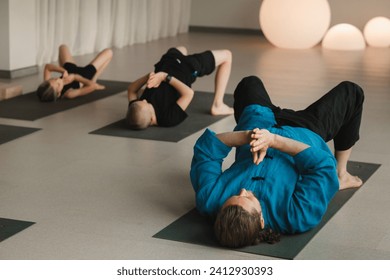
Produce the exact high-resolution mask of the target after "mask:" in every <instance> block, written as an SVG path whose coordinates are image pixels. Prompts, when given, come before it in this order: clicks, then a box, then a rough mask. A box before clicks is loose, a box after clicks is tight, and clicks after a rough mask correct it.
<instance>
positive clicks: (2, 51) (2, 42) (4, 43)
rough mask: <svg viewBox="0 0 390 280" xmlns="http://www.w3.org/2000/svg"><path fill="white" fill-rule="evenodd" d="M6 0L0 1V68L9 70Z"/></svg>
mask: <svg viewBox="0 0 390 280" xmlns="http://www.w3.org/2000/svg"><path fill="white" fill-rule="evenodd" d="M8 6H9V5H8V1H0V70H9V56H8V55H9V22H8V16H9V14H8Z"/></svg>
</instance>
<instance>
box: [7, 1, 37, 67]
mask: <svg viewBox="0 0 390 280" xmlns="http://www.w3.org/2000/svg"><path fill="white" fill-rule="evenodd" d="M35 33H36V30H35V0H1V1H0V38H1V39H0V70H5V71H12V70H16V69H21V68H27V67H31V66H35V65H36V62H35V60H36V59H35V57H36V43H35Z"/></svg>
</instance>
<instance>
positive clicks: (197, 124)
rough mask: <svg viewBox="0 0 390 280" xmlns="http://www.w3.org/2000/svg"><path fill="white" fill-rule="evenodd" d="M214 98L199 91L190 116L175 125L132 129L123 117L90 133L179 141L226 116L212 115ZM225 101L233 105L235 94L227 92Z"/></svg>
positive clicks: (191, 107) (191, 106)
mask: <svg viewBox="0 0 390 280" xmlns="http://www.w3.org/2000/svg"><path fill="white" fill-rule="evenodd" d="M213 99H214V94H213V93H210V92H199V91H197V92H196V93H195V95H194V99H193V100H192V102H191V104H190V105H189V106H188V108H187V110H186V112H187V114H188V117H187V118H186V119H185V120H184V121H183V122H182V123H180V124H179V125H177V126H174V127H149V128H147V129H145V130H131V129H129V128H128V127H127V125H126V122H125V119H122V120H119V121H116V122H114V123H112V124H109V125H107V126H105V127H102V128H100V129H97V130H95V131H92V132H90V133H91V134H99V135H107V136H118V137H126V138H138V139H147V140H157V141H168V142H178V141H180V140H182V139H184V138H186V137H188V136H189V135H192V134H193V133H195V132H197V131H199V130H201V129H203V128H206V127H208V126H209V125H211V124H213V123H215V122H217V121H219V120H221V119H223V118H225V117H226V116H212V115H211V114H210V108H211V104H212V102H213ZM224 102H225V103H226V104H228V105H229V106H233V95H232V94H226V95H225V98H224ZM125 115H126V111H124V112H123V116H125Z"/></svg>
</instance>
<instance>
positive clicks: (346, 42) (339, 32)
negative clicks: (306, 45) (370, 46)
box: [322, 23, 366, 51]
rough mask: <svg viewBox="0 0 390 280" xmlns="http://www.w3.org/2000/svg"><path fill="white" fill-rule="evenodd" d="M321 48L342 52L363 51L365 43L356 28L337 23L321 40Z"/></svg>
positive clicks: (347, 24)
mask: <svg viewBox="0 0 390 280" xmlns="http://www.w3.org/2000/svg"><path fill="white" fill-rule="evenodd" d="M322 47H323V48H325V49H331V50H343V51H354V50H364V49H365V47H366V41H365V40H364V36H363V34H362V32H361V31H360V30H359V29H358V28H357V27H356V26H354V25H352V24H349V23H339V24H336V25H334V26H332V27H331V28H330V29H329V30H328V32H326V34H325V36H324V39H323V40H322Z"/></svg>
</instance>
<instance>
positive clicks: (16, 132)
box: [0, 124, 40, 145]
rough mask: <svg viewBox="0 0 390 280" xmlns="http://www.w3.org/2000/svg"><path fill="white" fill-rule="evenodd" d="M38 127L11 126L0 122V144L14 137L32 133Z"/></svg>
mask: <svg viewBox="0 0 390 280" xmlns="http://www.w3.org/2000/svg"><path fill="white" fill-rule="evenodd" d="M37 130H40V129H39V128H32V127H22V126H13V125H5V124H0V145H1V144H4V143H6V142H9V141H12V140H14V139H16V138H19V137H22V136H25V135H28V134H30V133H33V132H35V131H37Z"/></svg>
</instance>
